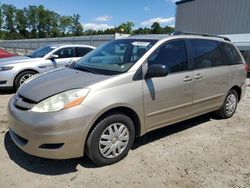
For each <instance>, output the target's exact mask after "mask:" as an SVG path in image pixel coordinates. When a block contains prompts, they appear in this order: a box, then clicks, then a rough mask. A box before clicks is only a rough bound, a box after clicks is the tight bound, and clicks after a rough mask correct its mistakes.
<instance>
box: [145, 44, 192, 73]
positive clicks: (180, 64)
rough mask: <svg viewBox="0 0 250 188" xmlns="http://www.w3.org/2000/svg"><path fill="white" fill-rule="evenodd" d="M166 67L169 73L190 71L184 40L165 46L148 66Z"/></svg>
mask: <svg viewBox="0 0 250 188" xmlns="http://www.w3.org/2000/svg"><path fill="white" fill-rule="evenodd" d="M153 64H162V65H165V66H166V67H167V69H168V72H169V73H174V72H181V71H186V70H188V58H187V49H186V45H185V41H184V40H176V41H171V42H167V43H166V44H163V45H162V46H161V47H160V48H159V49H158V50H156V51H155V52H154V53H153V54H152V55H151V56H150V58H149V59H148V65H149V66H150V65H153Z"/></svg>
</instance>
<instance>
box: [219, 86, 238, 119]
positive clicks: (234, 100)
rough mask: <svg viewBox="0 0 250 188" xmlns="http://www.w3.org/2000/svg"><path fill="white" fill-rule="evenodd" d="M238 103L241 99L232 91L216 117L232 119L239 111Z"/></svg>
mask: <svg viewBox="0 0 250 188" xmlns="http://www.w3.org/2000/svg"><path fill="white" fill-rule="evenodd" d="M230 98H231V99H230ZM230 101H231V103H230ZM238 101H239V97H238V94H237V92H236V91H235V90H234V89H232V90H230V91H229V92H228V94H227V97H226V98H225V101H224V103H223V105H222V107H221V108H220V109H219V110H218V111H216V115H217V116H218V117H219V118H222V119H227V118H230V117H232V116H233V115H234V113H235V111H236V109H237V105H238ZM230 105H231V107H230ZM227 106H229V107H227ZM227 108H228V109H227Z"/></svg>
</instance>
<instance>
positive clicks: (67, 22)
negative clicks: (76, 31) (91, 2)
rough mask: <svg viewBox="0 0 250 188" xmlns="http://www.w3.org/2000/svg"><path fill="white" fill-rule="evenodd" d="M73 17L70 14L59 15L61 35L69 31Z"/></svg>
mask: <svg viewBox="0 0 250 188" xmlns="http://www.w3.org/2000/svg"><path fill="white" fill-rule="evenodd" d="M72 20H73V17H71V16H61V17H60V18H59V30H60V32H61V35H62V36H65V35H66V33H67V32H69V30H70V27H71V23H72Z"/></svg>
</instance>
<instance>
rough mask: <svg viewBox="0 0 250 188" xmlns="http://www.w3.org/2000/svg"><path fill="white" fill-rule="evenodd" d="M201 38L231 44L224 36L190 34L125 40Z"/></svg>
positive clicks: (155, 35)
mask: <svg viewBox="0 0 250 188" xmlns="http://www.w3.org/2000/svg"><path fill="white" fill-rule="evenodd" d="M170 37H171V38H172V37H175V38H200V39H208V40H209V39H212V40H218V41H224V42H230V40H226V39H227V38H223V37H222V36H218V37H217V36H213V35H205V34H192V33H188V34H185V33H183V34H177V35H172V34H146V35H133V36H129V37H127V38H124V39H134V40H136V39H141V40H142V39H144V40H158V41H160V40H162V39H166V38H170Z"/></svg>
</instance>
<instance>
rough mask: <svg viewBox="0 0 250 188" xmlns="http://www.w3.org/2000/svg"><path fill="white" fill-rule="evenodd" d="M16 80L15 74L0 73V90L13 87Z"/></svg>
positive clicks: (9, 72) (12, 72)
mask: <svg viewBox="0 0 250 188" xmlns="http://www.w3.org/2000/svg"><path fill="white" fill-rule="evenodd" d="M14 78H15V72H14V71H13V70H10V71H0V88H9V87H13V83H14Z"/></svg>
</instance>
